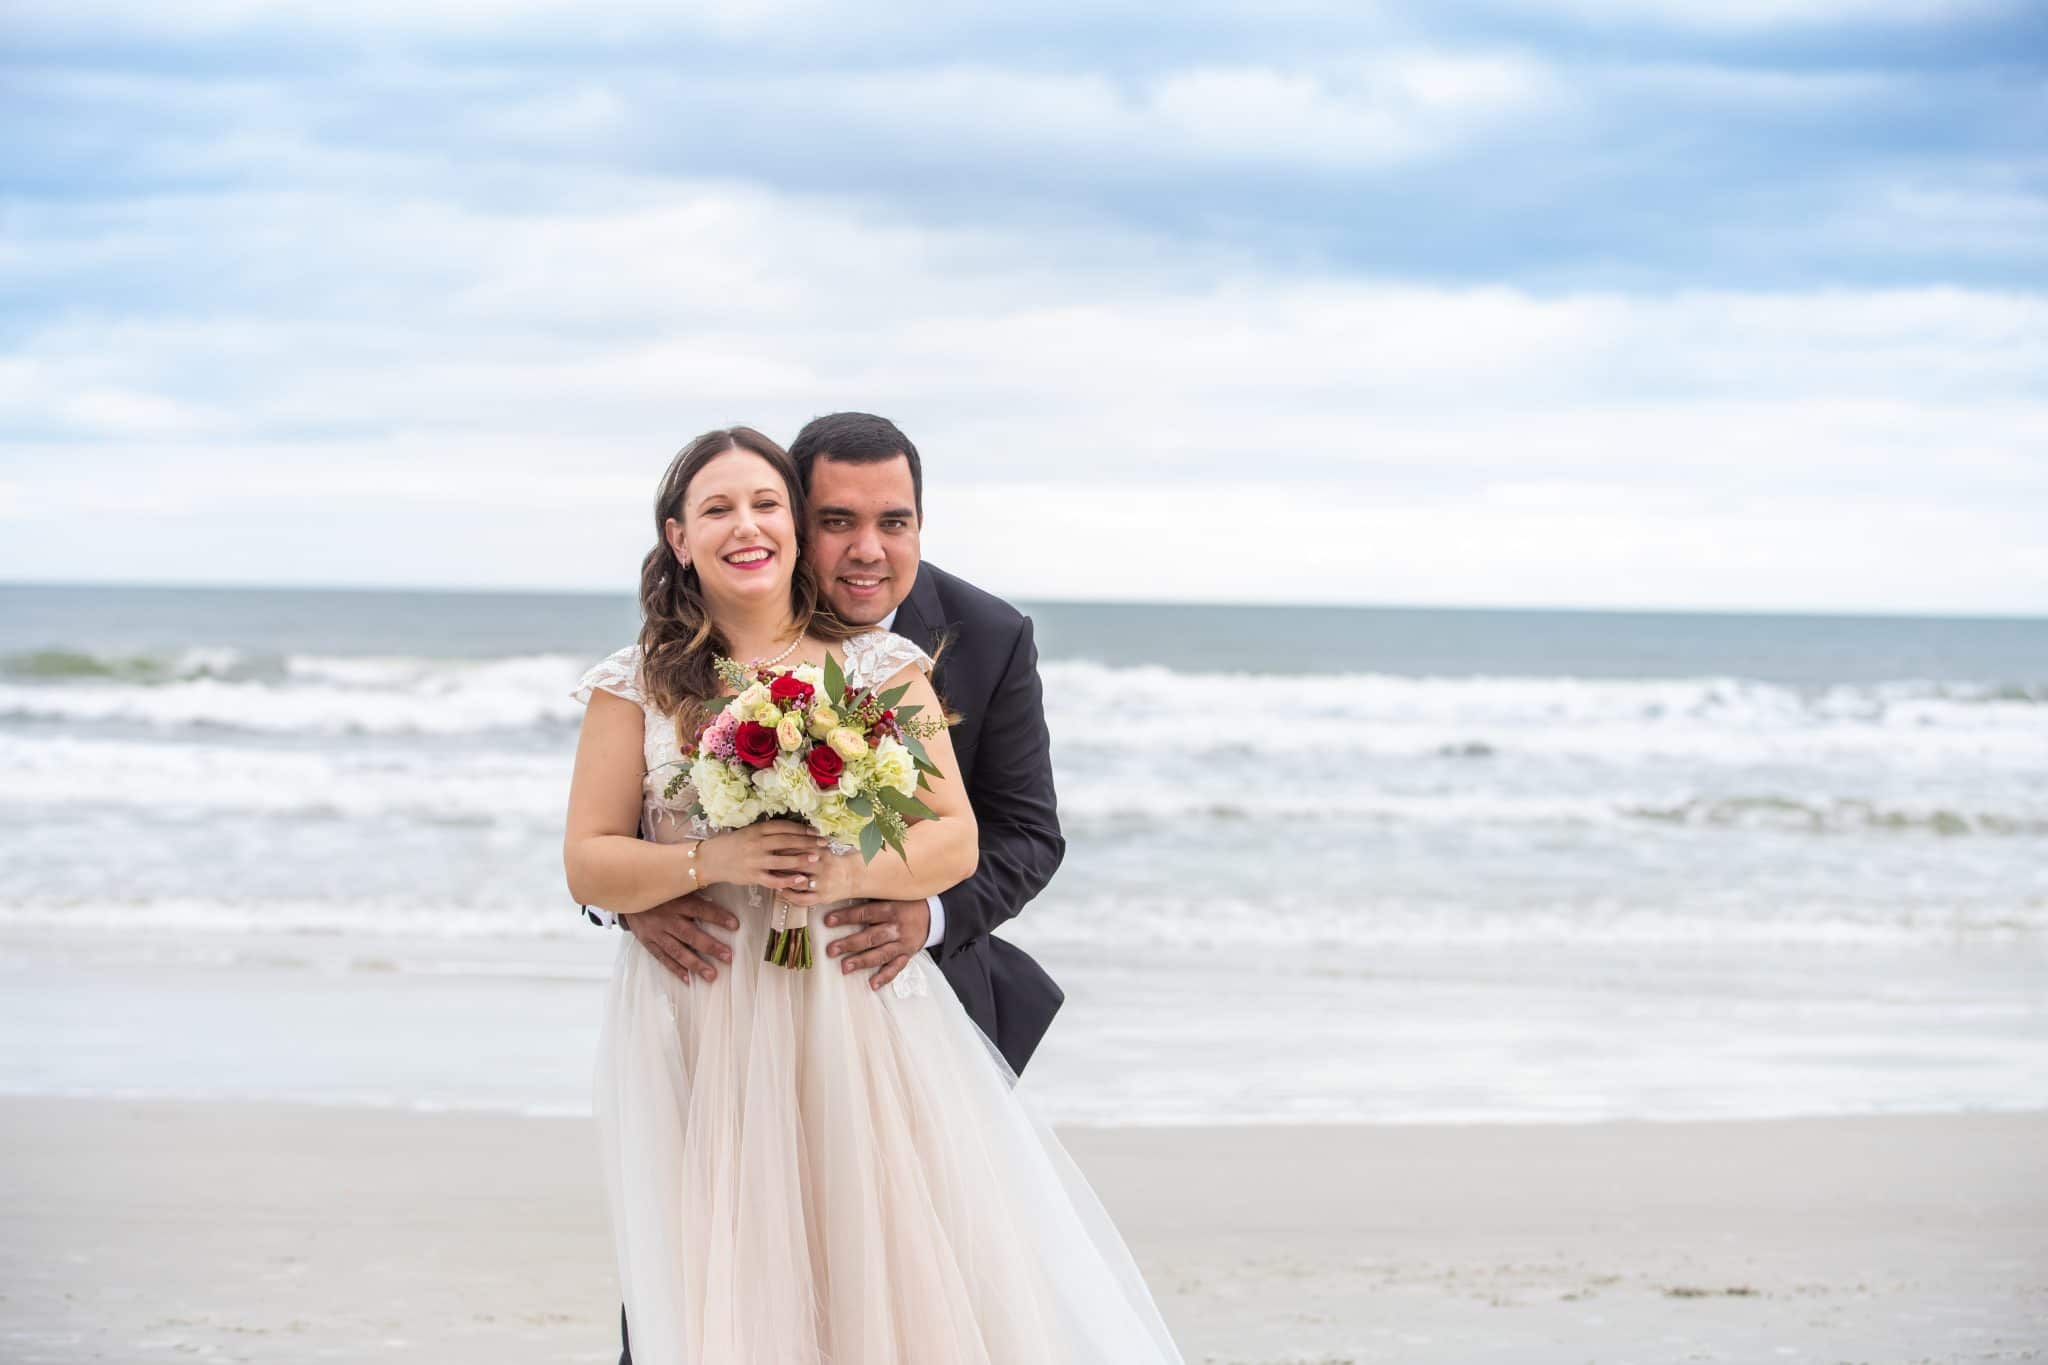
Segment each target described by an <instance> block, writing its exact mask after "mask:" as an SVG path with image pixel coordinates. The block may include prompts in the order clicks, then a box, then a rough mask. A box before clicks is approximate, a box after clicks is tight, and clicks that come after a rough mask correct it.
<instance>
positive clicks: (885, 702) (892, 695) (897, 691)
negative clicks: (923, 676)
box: [875, 683, 910, 711]
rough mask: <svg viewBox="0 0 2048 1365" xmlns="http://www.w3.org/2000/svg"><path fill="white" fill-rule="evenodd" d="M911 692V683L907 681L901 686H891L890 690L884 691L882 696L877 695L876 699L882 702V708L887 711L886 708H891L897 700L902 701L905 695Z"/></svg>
mask: <svg viewBox="0 0 2048 1365" xmlns="http://www.w3.org/2000/svg"><path fill="white" fill-rule="evenodd" d="M909 692H910V684H909V683H905V684H903V686H901V687H892V688H890V689H889V690H888V691H887V692H884V693H883V694H882V695H881V696H879V697H876V698H875V700H876V701H878V702H880V703H881V704H882V709H883V710H884V711H886V710H888V709H889V708H890V707H892V706H894V705H895V704H896V703H897V702H899V701H902V700H903V698H904V697H905V696H906V695H908V694H909Z"/></svg>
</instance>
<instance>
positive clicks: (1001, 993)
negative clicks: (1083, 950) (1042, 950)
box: [892, 564, 1067, 1072]
mask: <svg viewBox="0 0 2048 1365" xmlns="http://www.w3.org/2000/svg"><path fill="white" fill-rule="evenodd" d="M892 629H894V630H895V632H896V633H897V634H898V635H901V636H903V637H904V638H905V639H907V640H909V641H910V642H911V643H912V644H915V645H917V646H919V647H920V648H922V649H923V650H924V651H925V652H926V653H928V654H937V655H938V661H939V662H938V668H937V669H936V670H935V671H934V672H933V675H932V686H933V688H934V689H935V690H936V691H937V692H938V694H939V700H940V701H941V702H943V703H944V704H945V706H946V709H947V710H949V711H952V712H955V713H957V714H958V715H959V716H960V723H959V724H958V725H955V726H954V727H953V730H952V735H951V738H952V741H953V755H954V759H955V761H956V762H957V763H958V764H959V766H960V778H961V781H962V782H963V783H964V784H965V786H966V788H967V799H968V801H969V802H971V803H972V804H973V806H974V819H975V823H976V825H977V826H978V827H979V829H980V833H981V862H980V865H979V866H978V867H976V869H975V872H974V875H973V876H972V877H969V878H968V879H967V880H966V881H964V882H961V883H960V884H959V885H958V886H955V887H953V888H952V889H950V890H948V891H945V892H942V893H941V895H940V898H939V899H940V901H941V902H942V903H943V904H944V906H945V913H946V932H945V938H944V939H942V940H941V941H940V942H939V943H936V944H934V945H933V946H932V948H931V953H932V955H933V956H934V957H935V958H937V959H938V963H939V969H940V970H941V971H943V972H945V974H946V980H947V981H949V982H951V983H952V986H953V991H954V993H955V994H956V995H958V996H959V997H960V1002H961V1003H962V1004H963V1005H965V1006H966V1007H967V1013H968V1015H969V1016H970V1017H972V1018H973V1020H974V1022H975V1023H976V1024H977V1025H979V1026H980V1028H981V1031H982V1032H983V1033H985V1034H987V1035H988V1036H989V1039H990V1040H991V1041H993V1042H994V1043H995V1045H996V1048H997V1050H998V1051H1000V1052H1001V1053H1002V1054H1003V1057H1004V1059H1005V1060H1007V1061H1008V1062H1009V1064H1010V1067H1011V1069H1012V1070H1015V1071H1018V1072H1022V1071H1023V1070H1024V1064H1025V1062H1027V1061H1029V1060H1030V1058H1031V1053H1032V1051H1033V1050H1034V1049H1035V1048H1037V1046H1038V1041H1039V1039H1041V1038H1043V1037H1044V1036H1045V1031H1046V1029H1048V1028H1050V1027H1051V1026H1052V1018H1053V1015H1054V1014H1055V1013H1057V1012H1058V1010H1059V1007H1060V1004H1061V1002H1062V1001H1064V1000H1065V998H1066V997H1065V995H1064V994H1063V993H1062V992H1061V991H1060V988H1059V987H1058V986H1057V985H1055V984H1054V983H1053V979H1052V978H1051V977H1050V976H1047V975H1046V973H1045V969H1044V968H1043V967H1040V966H1039V965H1038V963H1036V962H1035V961H1033V960H1032V959H1031V957H1030V956H1029V955H1028V954H1026V953H1025V952H1024V950H1023V949H1021V948H1019V947H1017V946H1016V945H1015V944H1012V943H1008V942H1005V941H1004V940H1002V939H999V938H997V937H995V935H994V933H993V932H992V931H993V930H994V929H995V927H996V926H997V925H999V924H1001V923H1002V922H1003V921H1004V920H1006V919H1009V918H1010V917H1011V916H1013V915H1015V914H1016V913H1017V912H1018V911H1019V910H1022V909H1023V908H1024V905H1025V903H1026V902H1027V901H1029V900H1030V899H1031V898H1032V897H1033V896H1036V895H1037V894H1038V893H1039V892H1040V891H1042V890H1043V889H1044V888H1045V884H1046V883H1047V882H1049V881H1051V880H1052V874H1053V873H1054V872H1055V871H1056V870H1058V868H1059V865H1060V859H1061V858H1062V857H1063V856H1064V855H1065V853H1066V848H1067V843H1066V840H1065V839H1064V838H1062V837H1061V835H1060V817H1059V811H1058V809H1057V804H1056V801H1055V798H1054V795H1053V783H1052V741H1051V738H1050V737H1049V736H1048V734H1047V732H1046V728H1045V701H1044V695H1043V690H1042V688H1041V687H1040V684H1039V680H1038V646H1037V645H1036V644H1035V643H1034V642H1033V640H1032V636H1031V618H1030V617H1028V616H1025V615H1024V614H1023V613H1021V612H1019V611H1018V610H1017V609H1016V608H1015V607H1013V606H1011V605H1010V604H1009V603H1008V602H1005V601H1003V600H1002V599H1001V598H1000V597H996V596H994V595H993V594H991V593H986V592H983V591H982V590H981V589H980V588H977V587H975V586H974V585H973V584H971V583H968V582H967V581H966V580H964V579H960V578H955V577H954V576H953V575H952V574H949V573H947V572H946V571H945V570H943V569H940V568H937V567H936V566H934V565H932V564H924V565H921V566H920V567H919V568H918V571H917V582H916V583H915V584H914V585H913V586H912V587H911V590H910V595H909V596H908V597H906V598H904V599H903V605H902V606H901V607H899V608H898V609H897V612H896V620H895V622H894V624H893V626H892Z"/></svg>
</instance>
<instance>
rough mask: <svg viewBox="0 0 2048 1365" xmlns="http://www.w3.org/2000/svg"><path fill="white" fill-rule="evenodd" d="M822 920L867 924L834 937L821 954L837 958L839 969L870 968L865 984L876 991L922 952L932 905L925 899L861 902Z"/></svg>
mask: <svg viewBox="0 0 2048 1365" xmlns="http://www.w3.org/2000/svg"><path fill="white" fill-rule="evenodd" d="M825 923H827V924H831V925H839V924H865V925H867V926H869V927H867V928H865V929H863V930H861V931H860V932H859V933H856V934H848V935H847V936H846V937H844V938H841V939H834V940H833V942H832V944H831V946H829V947H828V948H826V949H825V953H826V955H827V956H828V957H837V958H839V959H840V968H839V970H840V971H842V972H850V971H854V970H856V969H858V968H861V967H873V968H874V969H875V974H874V976H872V977H870V978H869V979H868V985H869V986H870V987H872V988H873V989H875V990H880V989H882V987H884V986H886V985H888V984H889V983H890V982H891V981H894V980H895V979H896V974H897V973H898V972H900V971H902V970H903V964H904V963H906V962H908V961H910V957H911V954H913V953H920V952H923V951H924V941H925V940H926V939H928V938H930V937H931V933H932V907H931V902H929V901H862V902H861V903H860V904H859V905H849V906H847V907H846V908H845V909H844V910H834V911H833V912H832V913H831V914H829V915H827V916H825Z"/></svg>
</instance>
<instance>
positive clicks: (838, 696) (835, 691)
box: [825, 650, 846, 711]
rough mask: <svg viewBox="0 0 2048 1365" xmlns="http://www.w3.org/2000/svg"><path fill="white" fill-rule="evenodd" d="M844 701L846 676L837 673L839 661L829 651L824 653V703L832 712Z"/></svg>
mask: <svg viewBox="0 0 2048 1365" xmlns="http://www.w3.org/2000/svg"><path fill="white" fill-rule="evenodd" d="M845 699H846V675H845V674H844V673H841V672H840V671H839V660H837V659H835V658H833V657H832V653H831V651H830V650H827V651H826V653H825V701H826V703H827V704H828V705H829V706H831V707H832V709H833V710H835V711H836V710H838V709H839V707H840V706H841V705H843V704H844V702H845Z"/></svg>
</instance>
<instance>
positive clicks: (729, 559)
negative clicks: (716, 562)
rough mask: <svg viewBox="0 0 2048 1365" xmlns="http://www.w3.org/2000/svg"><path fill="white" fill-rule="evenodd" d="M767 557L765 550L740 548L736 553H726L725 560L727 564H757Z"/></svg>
mask: <svg viewBox="0 0 2048 1365" xmlns="http://www.w3.org/2000/svg"><path fill="white" fill-rule="evenodd" d="M767 557H768V552H767V551H766V550H741V551H740V552H739V553H738V554H736V555H727V556H726V557H725V562H726V563H728V564H757V563H759V562H760V561H762V560H764V559H766V558H767Z"/></svg>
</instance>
